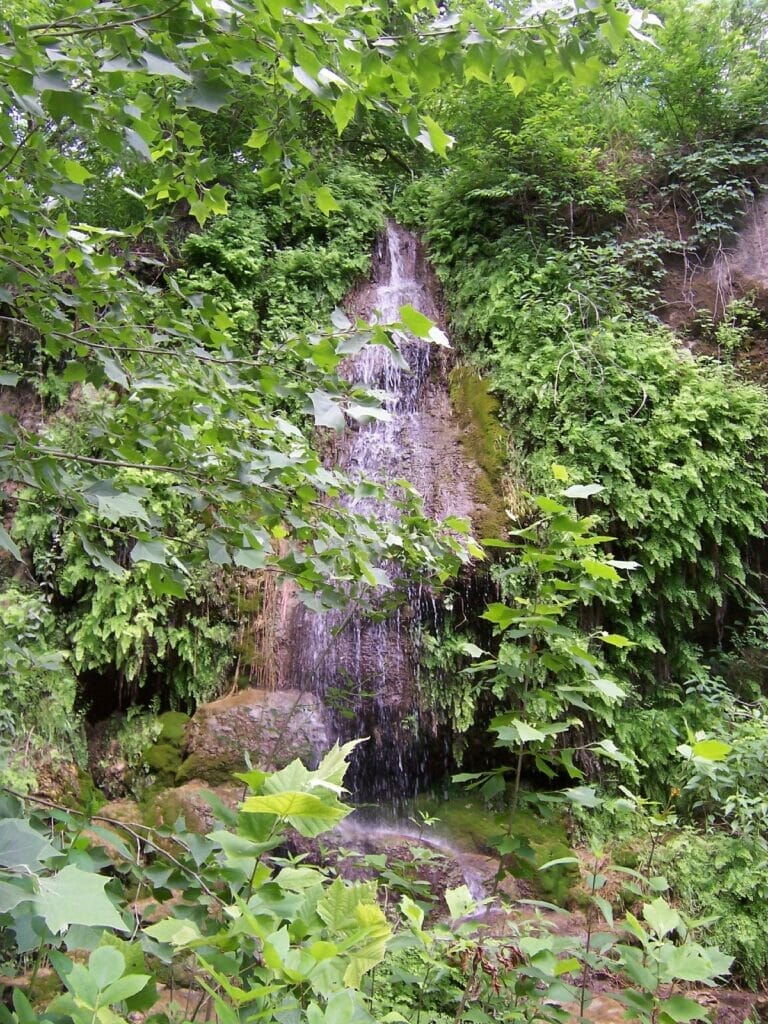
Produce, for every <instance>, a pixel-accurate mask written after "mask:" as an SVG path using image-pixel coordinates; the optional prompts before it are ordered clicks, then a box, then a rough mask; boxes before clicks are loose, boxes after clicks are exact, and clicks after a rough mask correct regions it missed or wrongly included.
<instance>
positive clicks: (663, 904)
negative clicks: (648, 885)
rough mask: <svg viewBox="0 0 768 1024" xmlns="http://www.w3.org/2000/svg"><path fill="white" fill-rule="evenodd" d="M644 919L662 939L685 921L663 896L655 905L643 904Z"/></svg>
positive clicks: (656, 900)
mask: <svg viewBox="0 0 768 1024" xmlns="http://www.w3.org/2000/svg"><path fill="white" fill-rule="evenodd" d="M643 917H644V918H645V920H646V921H647V922H648V924H649V925H650V926H651V928H652V929H653V930H654V932H655V933H656V934H657V935H658V937H659V938H660V939H663V938H664V936H665V935H669V933H670V932H672V931H674V930H675V929H676V928H679V927H680V925H681V924H682V923H683V919H682V918H681V917H680V915H679V914H678V912H677V911H676V910H675V909H674V907H671V906H670V905H669V904H668V903H667V901H666V900H665V899H662V898H661V896H659V898H658V899H655V900H654V901H653V903H644V904H643Z"/></svg>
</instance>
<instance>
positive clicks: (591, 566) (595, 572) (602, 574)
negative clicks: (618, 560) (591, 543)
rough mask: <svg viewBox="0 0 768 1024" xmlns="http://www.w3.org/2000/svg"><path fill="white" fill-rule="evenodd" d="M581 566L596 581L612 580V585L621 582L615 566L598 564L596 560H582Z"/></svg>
mask: <svg viewBox="0 0 768 1024" xmlns="http://www.w3.org/2000/svg"><path fill="white" fill-rule="evenodd" d="M581 565H582V566H583V568H584V571H585V572H586V573H587V575H588V576H591V577H592V579H594V580H610V581H611V582H612V583H618V582H619V581H620V580H621V576H619V574H618V573H617V572H616V570H615V569H614V568H613V566H612V565H608V564H607V563H606V562H598V561H597V560H596V559H594V558H582V560H581Z"/></svg>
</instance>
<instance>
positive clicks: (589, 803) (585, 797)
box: [563, 786, 603, 807]
mask: <svg viewBox="0 0 768 1024" xmlns="http://www.w3.org/2000/svg"><path fill="white" fill-rule="evenodd" d="M563 792H564V793H565V795H566V796H567V797H568V799H569V800H570V801H571V802H572V803H574V804H578V805H579V807H599V806H600V805H601V804H602V802H603V801H602V800H601V799H600V797H599V796H598V795H597V793H596V792H595V790H594V789H593V788H592V786H572V787H571V788H570V789H564V790H563Z"/></svg>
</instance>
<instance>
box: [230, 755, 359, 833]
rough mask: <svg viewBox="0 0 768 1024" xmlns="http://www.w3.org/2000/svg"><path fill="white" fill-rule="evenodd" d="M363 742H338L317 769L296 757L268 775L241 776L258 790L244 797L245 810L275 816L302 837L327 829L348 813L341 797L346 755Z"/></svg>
mask: <svg viewBox="0 0 768 1024" xmlns="http://www.w3.org/2000/svg"><path fill="white" fill-rule="evenodd" d="M360 742H361V741H360V740H353V741H351V742H350V743H345V744H344V746H342V747H340V746H339V745H338V744H335V745H334V746H333V748H332V749H331V750H330V751H329V752H328V753H327V754H326V755H325V757H324V758H323V760H322V761H321V762H320V764H319V765H318V767H317V768H316V769H315V770H314V771H310V770H309V769H308V768H305V766H304V765H303V764H302V763H301V761H299V760H298V759H297V760H295V761H292V762H291V763H290V764H289V765H287V766H286V767H285V768H283V769H282V770H281V771H279V772H274V773H273V774H272V775H270V776H269V777H268V778H263V777H262V776H261V775H257V776H253V775H252V774H247V773H246V774H243V775H240V776H239V777H240V778H242V779H243V781H244V782H246V783H247V784H248V785H249V786H250V787H251V788H252V789H254V790H256V794H255V795H254V796H249V797H248V798H247V799H246V800H245V802H244V803H243V805H242V810H243V811H244V812H245V813H248V814H260V815H261V814H267V815H272V816H274V817H275V818H277V819H279V820H280V821H285V822H287V823H288V824H289V825H291V826H292V827H293V828H295V829H296V831H297V832H300V833H301V835H303V836H307V837H313V836H317V835H320V833H321V832H327V831H328V830H329V829H330V828H333V826H334V825H337V824H338V823H339V822H340V821H342V820H343V819H344V818H345V817H346V816H347V815H348V814H349V808H348V807H346V806H345V805H344V804H343V803H341V801H340V800H339V797H340V796H341V794H342V793H343V792H344V790H343V786H342V782H343V779H344V773H345V772H346V770H347V766H348V765H347V758H348V757H349V755H350V754H351V753H352V751H353V750H354V749H355V747H356V746H357V745H358V744H359V743H360ZM259 790H262V792H259Z"/></svg>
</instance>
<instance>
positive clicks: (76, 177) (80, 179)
mask: <svg viewBox="0 0 768 1024" xmlns="http://www.w3.org/2000/svg"><path fill="white" fill-rule="evenodd" d="M64 173H65V174H66V175H67V177H68V178H69V180H70V181H74V182H75V184H76V185H84V184H85V182H86V181H88V179H89V178H92V177H93V175H92V174H91V172H90V171H89V170H88V169H87V168H86V167H83V165H82V164H79V163H78V162H77V160H65V161H64Z"/></svg>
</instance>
